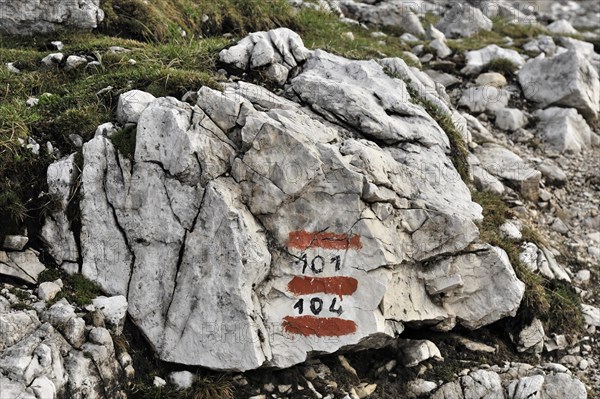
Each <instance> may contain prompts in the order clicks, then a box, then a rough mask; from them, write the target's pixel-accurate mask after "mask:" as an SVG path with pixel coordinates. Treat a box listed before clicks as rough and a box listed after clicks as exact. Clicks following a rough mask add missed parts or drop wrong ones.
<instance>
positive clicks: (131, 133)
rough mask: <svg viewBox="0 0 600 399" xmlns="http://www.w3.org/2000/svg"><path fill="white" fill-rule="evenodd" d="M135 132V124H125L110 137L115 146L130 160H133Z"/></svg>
mask: <svg viewBox="0 0 600 399" xmlns="http://www.w3.org/2000/svg"><path fill="white" fill-rule="evenodd" d="M136 132H137V131H136V128H135V126H127V127H125V128H124V129H121V130H119V131H118V132H116V133H115V134H113V135H112V136H111V138H110V140H111V141H112V143H113V145H114V146H115V148H116V149H117V150H119V152H120V153H121V154H122V155H123V156H125V157H127V158H129V159H130V160H133V156H134V155H135V138H136Z"/></svg>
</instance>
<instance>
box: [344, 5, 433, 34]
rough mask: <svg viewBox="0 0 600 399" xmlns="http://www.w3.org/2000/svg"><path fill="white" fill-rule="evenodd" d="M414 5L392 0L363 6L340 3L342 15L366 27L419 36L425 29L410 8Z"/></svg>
mask: <svg viewBox="0 0 600 399" xmlns="http://www.w3.org/2000/svg"><path fill="white" fill-rule="evenodd" d="M412 6H414V4H410V3H406V2H403V1H398V0H392V1H386V2H380V3H377V4H373V5H371V4H365V3H360V2H355V1H341V2H340V8H341V10H342V12H343V13H344V15H346V16H348V17H350V18H353V19H355V20H357V21H359V22H362V23H365V24H367V25H374V26H378V27H386V28H390V27H392V28H397V29H400V30H402V31H404V32H406V33H410V34H412V35H416V36H420V35H424V34H425V29H424V28H423V25H421V21H419V17H417V15H415V13H414V12H413V11H412V9H411V7H412Z"/></svg>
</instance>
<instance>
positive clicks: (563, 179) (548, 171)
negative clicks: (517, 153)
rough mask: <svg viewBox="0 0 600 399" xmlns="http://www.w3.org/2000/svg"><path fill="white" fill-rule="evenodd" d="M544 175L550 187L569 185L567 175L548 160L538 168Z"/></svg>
mask: <svg viewBox="0 0 600 399" xmlns="http://www.w3.org/2000/svg"><path fill="white" fill-rule="evenodd" d="M536 169H537V170H539V171H540V172H541V173H542V176H544V179H545V180H546V184H548V185H550V186H556V187H563V186H564V185H565V184H566V183H567V174H566V173H565V172H564V171H563V170H562V169H561V168H560V167H559V166H558V165H556V164H554V163H553V162H552V161H549V160H546V161H544V162H542V163H540V164H539V165H537V166H536Z"/></svg>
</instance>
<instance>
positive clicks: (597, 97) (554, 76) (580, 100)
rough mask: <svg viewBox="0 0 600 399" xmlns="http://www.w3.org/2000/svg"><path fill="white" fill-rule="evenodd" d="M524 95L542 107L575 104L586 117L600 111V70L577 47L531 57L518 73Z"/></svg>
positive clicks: (590, 116) (595, 116)
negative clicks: (562, 51) (554, 53)
mask: <svg viewBox="0 0 600 399" xmlns="http://www.w3.org/2000/svg"><path fill="white" fill-rule="evenodd" d="M518 78H519V83H520V85H521V87H522V89H523V94H524V95H525V97H526V98H527V99H529V100H531V101H534V102H536V103H537V104H538V105H539V106H540V108H546V107H548V106H551V105H562V106H565V107H572V108H576V109H577V110H578V111H579V112H580V113H581V114H582V115H583V116H584V117H585V118H586V119H588V120H594V119H596V118H597V117H598V113H599V112H600V105H599V104H600V81H599V80H598V73H597V72H596V70H595V69H594V67H593V66H592V65H591V64H590V63H589V61H588V60H587V59H586V56H585V55H583V54H581V53H579V52H577V51H567V52H564V53H562V54H559V55H557V56H554V57H551V58H540V57H538V58H535V59H533V60H530V61H528V62H527V63H526V64H525V65H524V66H523V68H521V70H520V71H519V73H518Z"/></svg>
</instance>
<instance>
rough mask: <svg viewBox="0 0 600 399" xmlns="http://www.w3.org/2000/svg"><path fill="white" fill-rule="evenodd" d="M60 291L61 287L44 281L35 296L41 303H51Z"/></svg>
mask: <svg viewBox="0 0 600 399" xmlns="http://www.w3.org/2000/svg"><path fill="white" fill-rule="evenodd" d="M60 290H61V287H60V286H59V285H58V284H56V283H53V282H51V281H46V282H44V283H42V284H40V285H39V286H38V289H37V295H38V297H39V298H40V299H41V300H42V301H46V302H48V301H51V300H53V299H54V297H55V296H56V294H58V293H59V292H60Z"/></svg>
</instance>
